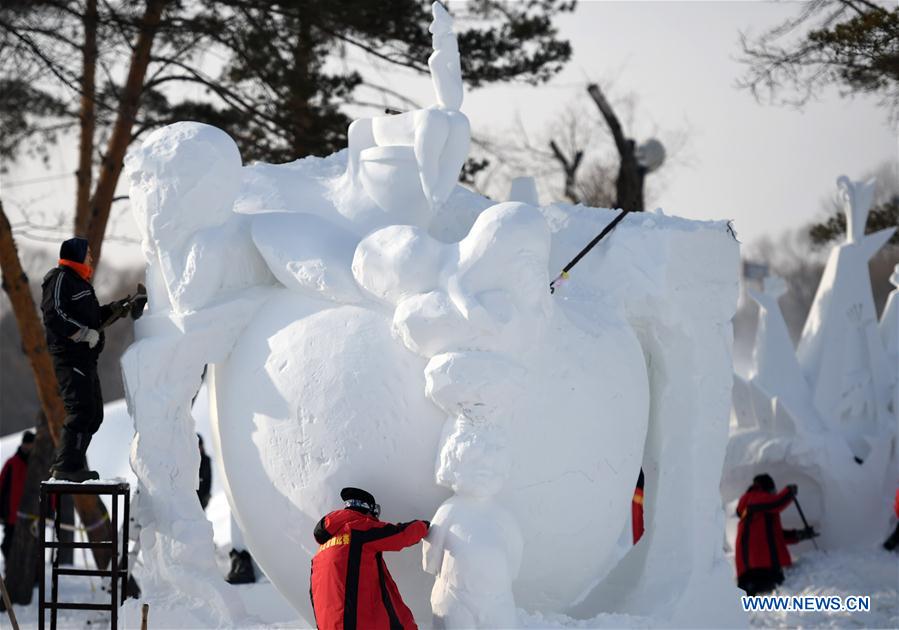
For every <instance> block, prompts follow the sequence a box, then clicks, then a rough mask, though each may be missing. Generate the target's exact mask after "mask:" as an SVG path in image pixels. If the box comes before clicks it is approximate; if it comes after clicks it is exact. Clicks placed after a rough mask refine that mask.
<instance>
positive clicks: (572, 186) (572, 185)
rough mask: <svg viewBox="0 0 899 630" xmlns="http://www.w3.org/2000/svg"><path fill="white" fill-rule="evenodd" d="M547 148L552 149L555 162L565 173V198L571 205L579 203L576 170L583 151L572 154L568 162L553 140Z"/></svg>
mask: <svg viewBox="0 0 899 630" xmlns="http://www.w3.org/2000/svg"><path fill="white" fill-rule="evenodd" d="M549 148H550V149H552V152H553V155H554V156H555V158H556V160H557V161H558V162H559V163H560V164H561V165H562V170H563V171H564V173H565V196H566V197H568V200H569V201H570V202H571V203H580V202H581V199H580V195H578V192H577V169H578V167H580V165H581V160H582V159H583V158H584V152H583V151H577V152H575V154H574V159H573V160H571V161H569V160H568V158H567V157H565V154H564V153H562V149H560V148H559V145H558V144H556V141H555V140H550V142H549Z"/></svg>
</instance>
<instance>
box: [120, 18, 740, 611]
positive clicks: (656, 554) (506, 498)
mask: <svg viewBox="0 0 899 630" xmlns="http://www.w3.org/2000/svg"><path fill="white" fill-rule="evenodd" d="M434 13H435V22H434V24H433V25H432V28H431V32H432V34H433V36H434V54H433V55H432V57H431V60H430V61H431V67H432V76H433V78H434V82H435V92H436V95H437V103H436V105H435V106H434V107H432V108H429V109H427V110H422V111H420V112H408V113H406V114H402V115H399V116H382V117H377V118H373V119H370V120H362V121H356V122H355V123H353V126H352V128H351V129H350V132H349V145H350V146H349V150H348V151H345V152H341V153H339V154H336V155H333V156H330V157H328V158H325V159H318V158H306V159H304V160H300V161H297V162H294V163H291V164H283V165H277V166H276V165H265V164H257V165H253V166H247V167H243V168H241V167H240V159H239V155H238V154H237V150H236V147H235V146H234V143H233V141H231V139H230V138H228V137H227V135H225V134H224V133H223V132H221V131H220V130H218V129H215V128H212V127H209V126H206V125H200V124H197V123H178V124H176V125H172V126H170V127H166V128H163V129H160V130H158V131H156V132H155V133H154V134H151V135H150V136H149V137H148V138H147V139H146V140H145V141H144V143H143V145H142V147H140V148H139V149H137V150H136V151H135V152H134V153H132V155H131V156H130V157H129V160H128V162H127V168H128V173H129V177H130V182H131V185H132V190H131V194H132V198H133V201H134V205H135V216H136V219H137V220H138V222H139V224H140V226H141V230H142V234H143V251H144V253H145V256H146V258H147V265H148V268H147V273H148V285H149V312H148V314H147V315H145V316H144V318H143V319H142V320H141V322H140V324H141V326H140V330H139V335H138V337H139V339H138V341H137V342H136V343H135V344H134V346H132V348H131V349H129V351H128V352H127V353H126V355H125V357H124V358H123V361H122V366H123V371H124V375H125V382H126V386H127V395H128V401H129V409H130V411H131V414H132V416H133V418H134V420H135V427H136V429H137V437H136V438H135V443H134V444H135V445H134V449H133V455H132V467H133V468H134V470H135V472H136V474H137V476H138V480H139V487H140V490H141V500H140V504H139V507H138V510H137V514H138V518H139V519H140V521H141V524H142V526H143V530H142V533H141V541H142V543H145V544H146V547H145V549H146V550H147V551H146V553H145V559H146V562H148V563H149V565H150V566H152V567H153V572H154V575H155V576H157V577H158V579H155V580H151V581H150V582H151V586H150V588H149V590H148V591H147V596H148V597H150V598H156V601H159V602H164V603H165V604H164V605H166V606H167V607H170V608H171V607H176V606H177V605H178V602H179V601H181V605H182V607H184V608H191V609H196V608H202V610H200V611H199V612H198V613H192V614H194V616H195V617H197V616H198V617H200V618H202V619H203V620H204V622H205V623H209V624H211V625H216V624H221V623H234V624H238V625H239V624H241V623H246V619H245V617H244V616H243V615H244V613H243V611H242V610H237V609H236V608H235V606H234V605H233V603H232V601H234V598H231V599H230V600H229V598H228V596H227V590H226V588H227V587H226V586H225V585H224V583H223V582H222V580H221V575H220V574H219V573H218V571H217V570H215V567H214V562H213V558H212V542H211V540H212V538H211V531H208V530H209V527H208V524H206V525H204V524H203V522H202V520H201V519H202V515H201V513H200V510H199V506H198V505H197V503H196V497H195V495H193V490H194V488H195V484H196V470H197V462H196V458H197V454H196V447H195V441H194V440H192V439H191V440H189V439H187V438H188V437H190V436H192V435H193V427H192V419H191V417H190V414H189V403H190V398H191V397H192V395H193V393H194V391H195V389H196V387H198V386H199V377H200V373H201V372H202V368H203V365H205V364H209V365H210V366H211V369H210V372H211V378H210V381H209V390H210V395H211V398H212V400H211V402H210V406H211V411H210V413H211V416H212V422H213V424H214V431H213V433H214V440H215V441H216V442H217V444H216V446H217V450H218V452H219V453H220V454H221V457H222V460H223V461H222V463H223V467H224V471H225V479H224V484H223V485H224V486H225V488H226V492H227V494H228V496H229V502H230V504H231V508H232V511H233V513H234V515H235V517H236V519H237V521H238V522H239V524H240V526H241V529H242V531H243V533H244V534H245V539H246V543H247V546H248V547H249V549H250V551H251V552H252V554H253V557H254V558H255V559H256V561H257V562H258V563H259V565H260V567H261V568H262V570H263V571H265V573H266V574H267V575H268V577H269V578H270V579H271V581H272V582H273V583H274V584H275V585H276V587H277V588H278V589H279V591H281V593H282V594H283V595H284V596H285V597H286V598H287V599H288V600H289V601H290V602H291V603H292V604H293V606H295V607H296V609H297V610H298V611H299V612H300V613H301V614H302V615H303V617H304V618H305V619H306V620H307V621H310V620H312V609H311V605H310V601H309V569H310V560H311V557H312V555H313V554H314V553H316V551H317V545H316V544H315V541H314V538H313V536H312V530H313V527H314V524H315V523H316V521H318V519H320V518H321V516H322V515H324V514H326V513H327V512H329V511H331V510H333V509H336V508H338V507H340V501H339V491H340V489H341V487H343V486H348V485H353V486H360V487H364V488H366V489H368V490H369V491H371V492H372V493H373V494H374V495H375V497H376V498H377V499H378V500H379V502H380V503H381V505H382V506H383V512H382V517H383V518H386V519H389V520H392V521H405V520H410V519H413V518H426V519H432V517H433V516H434V515H435V513H438V510H440V511H439V514H440V515H441V516H440V518H438V519H437V521H436V522H437V527H436V528H435V534H434V536H435V537H434V540H433V541H432V542H433V544H431V543H429V546H428V549H429V550H430V552H431V553H430V556H426V557H425V561H424V567H423V564H422V550H421V549H420V548H417V547H416V548H413V549H409V550H406V551H404V552H402V553H398V554H392V557H390V559H389V562H390V565H391V571H392V573H393V575H394V576H395V578H396V579H397V582H398V583H399V586H400V590H401V591H402V593H403V594H404V597H405V599H406V601H407V602H408V603H409V605H410V606H411V608H412V609H413V611H414V612H415V615H416V618H417V619H418V620H419V623H421V625H422V626H424V627H428V626H430V625H431V620H432V617H431V613H432V610H431V606H430V605H429V602H430V603H433V604H434V612H435V613H437V614H439V615H440V616H441V617H442V618H443V619H444V620H445V621H447V623H449V625H450V626H458V625H465V624H466V623H467V622H465V621H461V620H463V619H470V618H469V617H465V616H464V615H462V616H460V615H458V614H456V613H454V612H453V611H456V612H458V611H459V610H461V608H464V607H466V606H469V605H470V606H473V607H474V608H475V609H476V610H475V613H476V614H475V615H474V619H476V620H478V619H479V620H481V621H478V622H477V624H479V625H490V622H489V621H487V620H494V622H495V621H496V620H500V619H501V620H503V621H502V623H503V624H504V625H505V624H509V623H514V621H515V620H514V617H515V612H514V608H513V602H512V601H510V596H511V597H512V598H514V605H517V606H518V607H521V608H526V609H529V610H533V611H546V612H567V613H570V614H573V615H578V616H594V615H596V614H597V613H599V612H627V613H631V614H639V615H646V616H652V617H656V618H658V619H662V620H665V621H668V622H670V623H673V624H676V625H682V626H697V625H703V624H705V625H713V626H723V625H725V626H726V625H731V624H735V623H739V622H740V621H741V615H740V613H739V612H737V611H738V602H739V599H738V597H737V592H736V589H735V587H734V586H733V578H732V575H731V571H730V569H729V568H728V566H727V564H726V563H725V561H724V558H723V552H722V545H721V541H722V537H723V531H724V529H723V512H722V508H721V505H720V500H719V497H718V478H719V475H720V470H721V464H722V461H723V457H724V447H725V442H726V438H727V421H728V410H729V408H730V388H731V378H730V374H731V355H730V352H731V341H732V331H731V324H730V320H731V317H732V316H733V314H734V311H735V309H736V302H737V289H738V271H739V248H738V245H737V243H736V241H735V240H734V239H733V237H732V235H731V233H730V232H729V229H728V227H727V224H726V223H724V222H697V221H687V220H683V219H677V218H672V217H666V216H664V215H663V214H661V213H660V212H658V213H655V214H649V213H646V214H639V215H631V216H629V217H627V218H626V219H625V220H624V221H623V222H622V223H621V224H620V225H619V226H618V228H617V229H616V230H615V231H614V232H613V233H612V234H611V235H610V236H609V237H608V238H607V239H606V241H604V242H603V243H602V244H600V245H599V246H598V247H596V248H595V249H594V250H593V251H592V252H591V253H590V254H589V255H588V256H587V257H585V258H584V259H583V261H582V262H581V263H580V264H579V265H578V266H577V267H576V268H575V269H574V270H573V272H572V276H571V280H570V282H568V283H567V284H566V285H564V286H561V287H559V288H558V289H557V291H556V293H555V295H551V294H550V292H549V281H550V278H551V277H554V276H555V275H556V274H557V273H558V272H559V270H561V268H562V267H563V266H564V264H565V263H566V262H567V261H568V260H569V259H570V258H572V257H573V256H574V255H575V254H577V252H578V251H580V249H581V248H582V247H583V246H584V245H585V244H586V243H587V242H588V241H589V240H590V239H591V238H592V237H593V236H594V235H595V234H596V233H598V232H599V231H600V230H601V229H602V228H603V227H604V226H605V225H606V224H607V223H608V222H609V221H610V220H611V219H612V218H613V217H614V216H615V213H614V212H612V211H609V210H600V209H595V208H585V207H581V206H578V207H572V206H561V205H551V206H547V207H542V208H538V207H535V206H534V205H530V204H528V203H523V202H520V201H517V202H506V203H494V202H493V201H492V200H489V199H486V198H484V197H481V196H479V195H476V194H474V193H471V192H469V191H466V190H464V189H463V188H461V187H459V186H457V185H455V182H456V181H457V180H458V175H459V169H460V168H461V164H462V162H463V161H464V154H465V153H466V152H467V147H468V142H469V137H468V134H469V130H468V122H467V119H465V118H464V116H463V115H462V114H461V112H460V111H459V107H460V104H461V94H462V92H461V85H462V83H461V76H460V73H459V66H458V49H457V48H456V44H455V36H454V35H453V34H452V29H451V25H452V24H451V21H449V17H448V15H447V14H446V13H445V11H444V10H443V8H442V6H441V5H440V4H439V3H435V5H434ZM197 163H200V164H203V165H204V168H203V170H202V172H196V169H195V168H194V165H195V164H197ZM238 189H239V190H238ZM521 198H524V199H528V200H529V201H535V199H533V197H532V196H524V197H521ZM181 438H183V439H181ZM641 466H642V467H643V468H644V470H645V472H646V535H645V536H644V538H643V540H642V541H641V542H640V544H639V545H637V546H636V547H635V548H633V549H629V545H628V546H622V545H621V544H620V542H619V541H620V540H621V539H622V532H624V531H626V530H628V529H629V519H630V499H631V496H632V493H633V490H634V485H635V483H636V480H637V476H638V473H639V470H640V468H641ZM441 506H443V507H441ZM475 506H477V507H475ZM478 523H481V525H478ZM453 528H455V529H453ZM504 532H505V533H504ZM447 534H452V535H454V536H455V538H453V540H451V541H449V542H447V540H448V539H447V538H445V536H446V535H447ZM504 536H508V537H510V538H509V541H507V542H508V544H507V545H501V544H500V543H499V542H497V541H499V539H500V538H503V537H504ZM145 539H146V540H145ZM513 539H514V541H513ZM460 540H461V541H463V542H459V541H460ZM464 540H469V541H470V542H471V545H472V546H478V548H480V549H481V553H474V552H472V553H467V554H464V555H465V558H466V561H465V562H461V561H460V562H458V563H455V562H445V561H443V557H444V556H443V555H441V554H446V553H450V554H453V553H459V554H460V556H459V557H460V558H461V557H462V556H461V552H462V551H463V550H468V551H472V550H470V549H467V547H466V546H465V545H466V543H464ZM490 541H494V542H492V543H491V542H490ZM512 542H514V544H512ZM459 545H463V546H462V547H459ZM488 550H492V552H493V554H494V556H492V557H497V558H503V559H504V561H505V562H506V563H507V564H506V569H507V570H506V571H497V570H495V567H491V568H490V569H491V570H484V569H485V567H483V566H479V564H478V561H477V560H476V558H477V557H479V556H481V555H482V554H484V553H486V552H487V551H488ZM435 554H436V555H435ZM426 569H427V570H426ZM610 571H611V572H612V573H611V575H610ZM607 576H608V577H607ZM435 578H436V584H437V588H436V589H434V590H433V593H432V587H433V586H434V584H435ZM509 581H511V582H512V583H511V584H508V582H509ZM478 585H480V586H478ZM485 585H486V586H485ZM483 588H488V589H489V590H490V591H491V592H493V593H495V594H497V597H496V598H485V597H482V596H480V595H481V591H482V590H483ZM451 591H452V592H453V593H456V594H458V593H460V592H461V593H467V595H463V599H464V600H465V602H464V606H462V607H461V608H460V606H457V605H456V604H457V603H458V602H456V600H452V601H451V600H450V599H448V593H450V592H451ZM510 594H511V595H510ZM179 597H181V600H179ZM453 597H455V595H453ZM492 599H495V600H496V601H501V602H502V605H501V606H500V605H497V607H496V608H491V606H492V605H491V603H490V602H491V600H492ZM198 602H203V606H199V604H198ZM710 603H712V606H711V607H710ZM453 620H455V621H453Z"/></svg>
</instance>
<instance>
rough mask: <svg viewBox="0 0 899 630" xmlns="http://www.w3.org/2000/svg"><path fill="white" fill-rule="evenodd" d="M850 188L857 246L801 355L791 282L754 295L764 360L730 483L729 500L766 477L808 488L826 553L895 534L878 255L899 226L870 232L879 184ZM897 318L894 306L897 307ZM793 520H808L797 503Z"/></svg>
mask: <svg viewBox="0 0 899 630" xmlns="http://www.w3.org/2000/svg"><path fill="white" fill-rule="evenodd" d="M838 185H839V186H840V190H841V193H842V196H843V200H844V210H845V212H846V217H847V226H848V230H847V238H846V242H845V243H843V244H840V245H838V246H836V247H834V250H833V252H832V253H831V255H830V258H829V259H828V262H827V266H826V267H825V270H824V274H823V276H822V278H821V283H820V285H819V287H818V291H817V294H816V295H815V300H814V303H813V304H812V308H811V311H810V312H809V316H808V319H807V320H806V323H805V328H804V329H803V333H802V337H801V339H800V342H799V347H798V349H797V350H796V351H795V352H794V350H793V344H792V341H791V340H790V338H789V335H788V334H787V328H786V324H785V323H784V321H783V315H782V313H781V312H780V308H779V306H778V305H777V297H779V296H780V295H782V294H783V287H782V286H781V284H782V283H781V281H779V279H766V281H765V291H764V293H763V294H757V293H755V292H752V291H750V295H751V296H752V297H753V299H755V300H756V301H757V302H758V303H759V306H760V307H761V313H760V321H759V329H758V335H757V339H756V347H755V355H754V357H755V366H754V370H753V373H752V374H751V375H750V378H749V380H748V381H745V380H743V379H741V378H740V377H739V376H735V377H734V414H735V415H736V419H737V430H736V432H735V433H734V434H733V435H732V436H731V439H730V443H729V444H728V454H727V460H726V462H725V471H724V475H723V477H722V481H721V489H722V496H723V498H724V501H725V503H727V502H730V501H733V500H735V499H736V498H737V497H738V496H739V495H740V493H742V491H743V489H744V488H745V487H746V485H747V483H748V481H749V480H751V479H752V477H753V476H754V475H755V474H758V473H760V472H768V473H770V474H771V475H772V476H774V478H776V479H777V480H778V482H779V483H782V484H789V483H796V484H797V485H798V486H799V488H800V498H801V501H802V508H803V511H804V512H805V515H806V516H807V517H808V519H809V521H810V523H811V524H812V525H814V526H815V527H816V528H817V529H818V530H819V531H820V532H821V538H820V539H819V544H820V545H821V546H822V547H824V548H829V549H835V548H846V547H858V546H864V545H866V544H871V543H874V542H875V541H878V540H880V539H881V538H882V537H883V536H885V535H886V533H885V532H883V531H881V530H882V528H886V527H887V523H888V519H889V509H888V508H889V506H888V505H886V504H885V503H884V501H883V495H884V484H885V483H887V482H888V481H889V480H888V477H889V475H888V470H890V469H891V467H894V466H896V465H897V463H899V462H896V461H893V462H891V461H890V460H891V457H894V455H891V451H892V450H893V444H894V442H895V439H896V435H897V430H896V429H897V425H896V418H895V415H894V413H895V411H894V410H893V409H892V405H891V403H890V392H891V382H892V381H893V379H894V378H895V376H894V375H895V367H894V366H895V361H894V363H893V366H891V365H890V360H889V358H888V345H887V344H885V343H884V339H883V338H882V336H881V335H880V334H879V331H878V330H877V320H876V314H875V310H874V300H873V294H872V292H871V281H870V277H869V275H868V260H869V259H870V258H871V256H873V255H874V254H875V253H876V252H877V250H878V249H880V247H882V246H883V244H884V243H886V241H887V240H889V238H890V236H891V235H892V233H893V231H894V230H895V228H891V229H887V230H882V231H880V232H877V233H875V234H871V235H867V236H865V235H864V228H865V221H866V219H867V213H868V210H869V208H870V204H871V199H872V195H873V190H874V182H873V180H871V181H869V182H866V183H861V182H855V183H853V182H850V181H849V180H848V179H847V178H846V177H840V178H839V180H838ZM885 315H886V311H885ZM784 516H785V521H786V522H785V526H787V527H801V522H800V519H799V517H798V514H796V513H795V511H794V510H787V512H786V513H785V515H784Z"/></svg>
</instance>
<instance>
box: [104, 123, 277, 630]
mask: <svg viewBox="0 0 899 630" xmlns="http://www.w3.org/2000/svg"><path fill="white" fill-rule="evenodd" d="M126 165H127V169H128V172H129V173H130V181H131V195H130V196H131V203H132V207H133V209H134V214H135V218H136V220H137V224H138V227H139V229H140V232H141V236H142V239H141V248H142V250H143V253H144V256H145V258H146V260H147V279H148V287H149V288H148V298H149V301H148V307H149V310H148V314H147V315H146V317H143V318H141V320H139V321H138V322H136V324H135V337H136V338H137V340H136V341H135V342H134V343H133V344H132V345H131V346H130V347H129V348H128V350H127V351H126V352H125V354H124V355H123V356H122V373H123V376H124V381H125V389H126V397H127V400H128V409H129V413H130V414H131V417H132V418H133V420H134V428H135V433H136V435H135V438H134V442H133V445H132V453H131V466H132V469H133V470H134V472H135V474H136V475H137V478H138V488H137V491H138V494H137V495H136V496H137V497H138V500H137V501H136V505H135V508H134V516H135V519H136V520H137V521H138V523H139V524H140V541H139V542H140V548H141V553H142V554H143V557H144V562H146V563H149V564H151V565H154V566H157V567H159V568H160V570H159V571H156V572H151V573H149V578H150V580H149V582H148V583H145V584H144V585H143V587H144V589H145V592H146V591H149V592H154V593H155V594H156V596H157V597H158V598H172V599H174V598H177V597H184V596H190V597H193V598H195V599H196V600H197V601H206V602H207V603H208V606H205V607H201V608H197V609H196V610H195V611H192V612H193V613H194V614H195V615H196V618H195V619H194V620H193V622H195V623H206V624H210V623H211V624H214V625H218V624H221V623H229V622H230V620H234V619H240V618H242V617H244V616H245V613H244V612H243V610H242V606H241V604H240V602H239V600H235V599H234V598H233V597H231V596H230V595H229V594H228V593H227V592H226V590H225V588H224V586H223V582H222V581H221V580H218V581H210V580H208V579H206V578H207V576H208V575H209V574H210V572H212V573H217V572H218V568H217V566H216V561H215V556H214V551H215V548H214V546H213V545H212V544H211V542H212V538H211V536H212V526H211V524H210V523H209V521H208V520H206V518H205V515H204V514H203V511H202V509H201V508H200V504H199V503H198V502H197V495H196V491H197V484H198V481H199V480H198V472H197V471H198V470H199V463H200V462H199V459H200V455H199V451H198V450H197V446H196V431H195V428H194V422H193V417H192V416H191V414H190V408H191V401H192V399H193V397H194V396H195V395H196V393H197V390H199V388H200V384H201V377H202V374H203V369H204V366H205V365H206V364H207V363H216V362H219V361H222V360H223V359H224V358H225V356H227V352H228V350H229V349H230V347H231V345H232V344H233V343H234V340H235V339H236V338H237V335H238V334H239V333H240V331H241V330H242V329H243V327H244V326H245V325H246V322H247V321H248V320H249V318H250V316H251V315H252V314H253V312H254V311H255V309H256V307H257V302H256V300H257V298H258V296H259V292H260V291H264V289H261V288H257V287H259V286H260V285H265V284H269V283H271V276H270V274H269V273H268V271H267V269H265V267H264V264H263V262H262V260H261V258H260V257H259V255H258V253H257V252H256V250H255V248H254V247H253V244H252V242H251V241H250V239H249V237H248V235H247V229H246V218H245V217H241V216H239V215H236V214H234V212H233V203H234V199H235V197H236V196H237V192H238V189H239V186H240V180H241V161H240V154H239V153H238V151H237V147H236V145H235V144H234V141H233V140H232V139H231V138H230V137H229V136H228V135H227V134H226V133H224V132H223V131H221V130H219V129H216V128H215V127H210V126H208V125H200V124H197V123H177V124H175V125H171V126H170V127H166V128H165V129H161V130H158V131H156V132H154V133H152V134H150V135H149V136H148V137H147V138H146V140H144V142H143V143H142V145H141V147H140V148H138V149H137V150H134V151H132V152H131V153H130V154H129V156H128V159H127V161H126Z"/></svg>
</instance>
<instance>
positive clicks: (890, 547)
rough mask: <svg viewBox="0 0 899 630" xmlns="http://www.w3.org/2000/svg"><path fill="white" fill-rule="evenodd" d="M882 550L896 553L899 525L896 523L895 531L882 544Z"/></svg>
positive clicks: (898, 544)
mask: <svg viewBox="0 0 899 630" xmlns="http://www.w3.org/2000/svg"><path fill="white" fill-rule="evenodd" d="M883 548H884V549H886V550H887V551H896V549H897V548H899V523H896V529H894V530H893V533H892V534H890V537H889V538H887V539H886V542H884V543H883Z"/></svg>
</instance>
